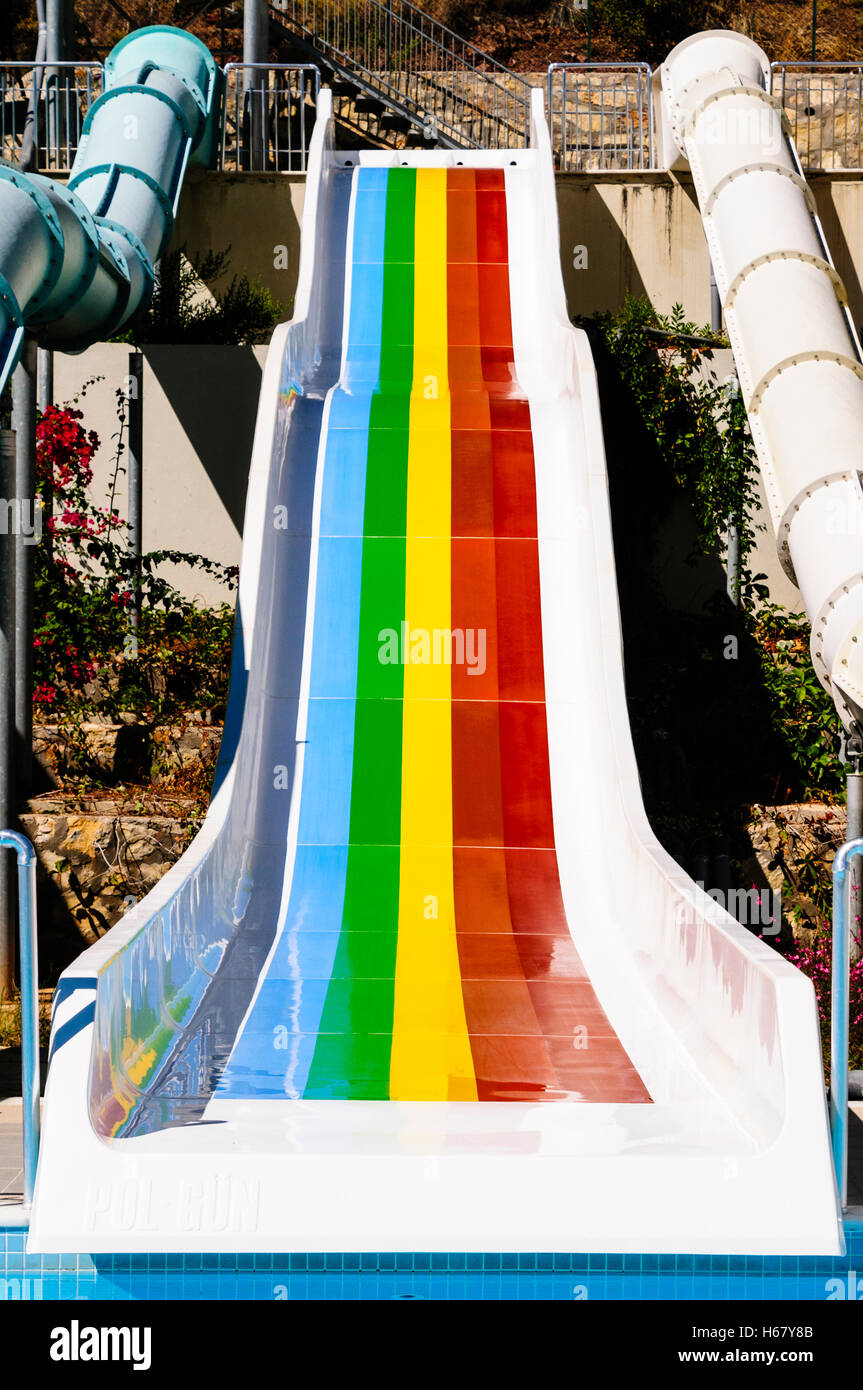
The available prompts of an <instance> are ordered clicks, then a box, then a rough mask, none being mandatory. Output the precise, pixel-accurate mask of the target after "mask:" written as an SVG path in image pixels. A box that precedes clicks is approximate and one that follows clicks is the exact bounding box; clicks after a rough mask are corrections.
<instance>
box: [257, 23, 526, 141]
mask: <svg viewBox="0 0 863 1390" xmlns="http://www.w3.org/2000/svg"><path fill="white" fill-rule="evenodd" d="M270 8H271V10H272V12H273V13H274V15H276V16H278V17H279V18H282V19H284V20H285V21H287V23H288V24H289V25H290V26H292V27H293V29H294V30H296V31H297V32H298V33H299V34H301V35H302V36H303V37H304V38H305V39H306V40H307V41H308V42H309V43H310V44H311V45H312V46H314V47H315V48H317V49H318V50H319V51H320V52H321V53H322V54H323V55H324V56H325V57H328V58H332V59H333V61H334V62H335V63H336V64H337V65H339V66H341V67H342V68H343V69H344V71H345V73H346V74H347V75H353V74H356V75H357V76H359V77H360V78H361V79H362V82H363V83H364V85H365V86H366V87H367V88H368V89H369V90H370V91H372V92H374V93H376V94H377V95H379V96H380V97H381V99H382V100H383V101H384V102H385V103H386V104H393V105H394V106H397V107H398V108H400V109H401V110H402V111H404V112H406V113H407V114H408V116H409V118H411V119H413V120H415V122H416V123H418V124H425V125H433V126H434V128H435V130H436V131H440V132H441V133H442V134H443V135H446V136H448V137H449V138H450V139H452V140H454V141H456V142H459V143H461V144H463V145H466V146H472V147H475V148H476V147H479V146H480V145H490V144H492V145H493V144H495V143H496V144H498V145H500V146H504V147H507V146H510V145H512V144H513V143H516V142H522V143H527V141H528V137H529V130H530V85H529V83H527V82H526V81H525V80H524V78H522V77H521V76H520V75H519V74H517V73H514V72H512V71H511V70H510V69H509V68H507V67H505V66H504V64H503V63H499V62H498V61H497V60H496V59H495V58H492V57H491V56H490V55H489V54H487V53H483V51H482V50H481V49H479V48H476V47H475V46H474V45H473V44H471V43H469V42H468V41H467V40H466V39H462V38H460V37H459V35H458V34H456V33H455V32H454V31H453V30H452V29H449V28H447V26H446V25H445V24H442V23H441V21H440V20H437V19H435V18H434V17H433V16H431V15H429V14H427V13H425V11H423V10H421V9H419V8H417V6H415V5H413V4H411V3H410V2H409V0H395V3H393V4H386V3H383V0H330V3H327V4H326V5H324V4H322V3H321V0H270ZM394 57H397V59H398V61H397V69H398V72H399V76H400V79H402V80H400V81H399V82H398V83H396V82H393V80H392V73H393V59H394ZM504 77H505V78H506V84H508V85H505V84H504V82H503V81H502V79H503V78H504ZM465 78H469V79H470V80H471V81H474V82H476V81H477V80H478V87H477V89H476V90H475V91H474V92H472V93H471V92H466V91H464V90H462V91H461V92H459V91H457V90H456V85H455V84H456V83H458V82H459V81H461V82H464V79H465ZM447 79H449V81H450V82H451V83H452V84H453V85H451V86H450V87H447V86H446V80H447ZM411 88H413V90H411ZM429 98H431V100H429ZM477 122H479V123H481V125H482V126H483V131H482V132H481V136H480V138H477V137H476V136H475V135H474V134H473V133H472V130H471V127H472V126H473V125H474V124H476V123H477ZM489 131H491V133H492V134H493V135H494V136H495V137H496V138H495V139H491V140H490V139H487V138H484V137H485V136H486V135H487V134H488V133H489Z"/></svg>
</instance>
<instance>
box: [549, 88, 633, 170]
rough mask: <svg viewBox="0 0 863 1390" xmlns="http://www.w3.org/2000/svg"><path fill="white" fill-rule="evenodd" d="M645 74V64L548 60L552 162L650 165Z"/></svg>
mask: <svg viewBox="0 0 863 1390" xmlns="http://www.w3.org/2000/svg"><path fill="white" fill-rule="evenodd" d="M650 78H651V72H650V66H649V64H647V63H552V64H551V66H550V67H549V69H548V84H547V87H548V89H547V95H546V100H547V103H548V124H549V129H550V131H551V142H552V148H553V150H554V154H555V163H556V165H557V167H558V168H559V169H561V170H563V171H565V172H568V173H580V172H582V171H586V170H603V169H610V170H621V171H625V172H628V171H631V170H636V169H650V168H652V166H653V114H652V110H651V102H650Z"/></svg>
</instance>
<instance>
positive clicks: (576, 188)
mask: <svg viewBox="0 0 863 1390" xmlns="http://www.w3.org/2000/svg"><path fill="white" fill-rule="evenodd" d="M622 196H624V198H626V197H627V196H632V189H631V188H630V189H623V190H622ZM557 211H558V217H559V218H560V258H561V266H562V268H563V283H564V288H565V290H566V300H567V304H568V306H569V313H570V317H571V318H575V317H576V316H578V315H582V314H583V315H590V314H595V313H597V312H598V311H603V310H607V309H608V308H609V306H611V305H615V304H622V303H623V301H624V299H625V298H626V292H627V290H631V291H632V293H633V294H637V295H644V294H648V293H649V291H648V289H647V287H646V286H645V284H644V281H643V280H642V278H641V274H640V272H639V269H638V266H637V265H636V262H635V258H634V256H633V254H632V250H631V248H630V245H629V243H628V242H627V239H626V236H625V235H624V231H625V225H624V227H621V226H620V225H619V223H618V222H617V220H616V218H615V217H614V214H613V213H612V211H611V209H610V207H609V205H608V203H607V202H606V201H605V199H604V198H603V197H602V196H601V194H600V192H599V189H598V188H597V185H596V184H595V183H594V182H593V181H592V180H588V179H587V178H585V179H581V178H570V179H565V180H564V179H561V178H558V180H557Z"/></svg>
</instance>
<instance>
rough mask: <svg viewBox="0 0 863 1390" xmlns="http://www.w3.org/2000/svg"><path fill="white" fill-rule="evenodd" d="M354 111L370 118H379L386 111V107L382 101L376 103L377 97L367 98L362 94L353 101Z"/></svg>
mask: <svg viewBox="0 0 863 1390" xmlns="http://www.w3.org/2000/svg"><path fill="white" fill-rule="evenodd" d="M354 110H355V111H361V112H363V114H367V115H370V116H380V115H381V114H382V113H383V112H384V111H385V110H386V107H385V106H384V104H383V102H382V101H378V99H377V97H372V96H367V95H366V94H365V93H362V94H361V95H360V96H358V97H357V98H356V99H355V101H354Z"/></svg>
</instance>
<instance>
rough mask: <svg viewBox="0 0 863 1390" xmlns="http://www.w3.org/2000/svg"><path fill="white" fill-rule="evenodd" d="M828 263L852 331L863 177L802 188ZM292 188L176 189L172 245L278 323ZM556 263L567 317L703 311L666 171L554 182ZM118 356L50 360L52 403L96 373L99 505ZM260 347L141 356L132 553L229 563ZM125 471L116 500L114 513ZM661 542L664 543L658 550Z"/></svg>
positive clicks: (689, 192) (688, 220)
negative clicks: (258, 302) (213, 256)
mask: <svg viewBox="0 0 863 1390" xmlns="http://www.w3.org/2000/svg"><path fill="white" fill-rule="evenodd" d="M811 186H812V189H813V192H814V194H815V198H816V201H817V204H818V209H819V212H820V214H821V217H822V219H823V222H824V228H825V232H826V234H827V238H828V241H829V244H830V246H831V249H832V252H833V255H834V258H835V260H836V264H837V268H838V270H839V273H840V275H841V276H842V278H843V279H844V281H845V284H846V286H847V288H848V292H849V295H850V299H851V307H852V311H853V314H854V318H855V321H856V322H857V323H861V322H863V288H861V286H863V177H861V176H858V175H854V174H842V175H829V174H825V175H816V176H814V177H813V178H812V180H811ZM303 194H304V180H303V178H302V176H299V175H296V176H295V175H285V174H260V175H258V174H251V175H235V176H231V175H224V174H214V173H209V172H202V171H198V172H194V173H192V174H191V175H190V178H189V184H188V187H187V189H186V191H185V192H184V195H183V200H182V205H181V211H180V216H179V219H178V224H177V229H176V233H175V240H174V244H175V245H185V247H186V249H187V251H188V252H189V253H190V254H194V253H195V252H206V251H209V250H216V251H217V250H223V249H224V248H226V247H228V246H230V247H231V268H230V273H231V274H239V273H241V272H245V273H246V274H248V275H249V276H250V278H252V279H254V278H256V277H257V278H260V280H261V281H262V282H263V283H264V284H265V285H266V286H267V287H268V288H269V289H270V290H271V291H272V292H273V294H274V295H275V296H276V297H277V298H278V299H279V300H280V301H281V302H282V303H283V304H285V305H286V307H287V314H286V317H290V310H291V306H292V303H293V296H294V291H295V288H296V280H297V272H298V269H299V235H300V219H301V216H302V204H303ZM558 207H559V212H560V220H561V257H562V264H563V271H564V280H565V284H566V290H567V295H568V299H569V308H570V312H571V314H572V315H573V316H576V315H589V314H593V313H595V312H596V311H597V310H614V309H616V308H618V307H619V306H620V305H621V304H622V302H623V299H624V297H625V294H626V292H627V291H628V290H629V291H632V292H633V293H634V294H646V295H647V296H649V298H650V299H651V300H652V301H653V303H654V304H655V305H656V306H657V308H658V309H660V310H661V311H663V312H668V311H669V310H670V309H671V308H672V306H673V305H674V304H676V303H681V304H682V305H683V307H684V310H685V312H686V314H687V317H689V318H691V319H693V320H694V321H695V322H697V323H705V322H706V321H707V320H708V319H709V315H710V299H709V284H710V278H709V263H708V255H707V246H706V243H705V240H704V233H703V230H702V225H701V218H700V216H699V213H698V207H697V204H696V201H695V195H694V190H693V188H692V184H691V181H690V180H688V179H685V178H684V179H680V178H678V177H676V176H673V175H668V174H662V173H658V174H644V175H638V176H627V175H620V174H607V175H566V176H561V177H560V178H559V179H558ZM127 351H128V350H127V349H126V348H124V347H120V346H116V345H110V344H107V345H99V346H97V347H94V348H91V349H89V351H87V352H86V353H83V354H82V355H81V356H78V357H63V356H61V355H60V354H58V355H57V358H56V396H57V399H58V400H65V399H69V398H70V397H72V396H74V395H75V394H76V393H77V391H78V390H79V388H80V386H81V384H82V383H83V382H84V381H86V380H87V379H88V378H90V377H93V376H102V377H103V378H104V379H103V380H102V381H99V382H97V383H96V384H95V385H93V386H91V387H90V388H89V389H88V392H87V395H86V398H85V400H84V401H83V402H82V405H83V408H84V410H85V413H86V417H87V423H88V425H90V426H91V427H92V428H95V429H96V430H97V431H98V433H99V434H100V435H101V437H102V439H103V446H102V450H101V452H100V455H99V458H98V460H97V468H96V478H95V481H94V488H95V490H96V494H97V496H102V495H104V492H105V490H106V487H107V483H108V479H109V476H110V459H111V452H112V447H111V436H112V435H113V434H115V432H116V429H117V424H116V414H115V394H114V393H115V391H116V389H117V388H118V387H119V386H120V385H121V383H122V380H123V378H124V377H125V375H126V373H127V366H126V363H127ZM265 353H266V349H265V348H254V349H252V348H217V347H213V348H192V349H183V348H173V347H150V348H147V349H146V350H145V378H144V453H145V490H144V544H145V546H146V547H148V548H152V549H155V548H156V547H170V548H176V549H183V550H188V551H192V552H195V553H200V554H204V555H207V556H209V557H210V558H211V559H215V560H220V561H222V562H223V563H225V564H235V563H237V561H238V559H239V553H240V539H241V535H242V518H243V508H244V504H245V490H246V476H247V472H248V464H249V455H250V451H251V441H252V432H253V428H254V421H255V412H256V408H257V395H258V389H259V385H260V376H261V366H262V363H263V359H264V356H265ZM125 483H126V480H125V476H123V477H121V479H120V488H119V491H118V499H119V501H118V506H119V510H120V513H121V515H125V514H126V513H127V510H128V508H127V504H126V488H125ZM672 543H673V538H672V537H669V538H668V544H672ZM755 559H756V563H757V567H758V568H759V569H761V570H763V571H765V572H766V573H767V574H768V576H769V578H770V582H771V586H772V590H773V595H774V597H775V599H776V601H778V602H782V603H785V604H787V605H789V606H792V607H799V606H801V605H800V599H799V595H798V593H797V591H796V590H795V589H794V588H793V586H791V585H790V584H789V583H788V581H787V580H786V579H785V577H784V575H783V574H782V573H781V571H780V569H779V566H778V561H777V560H776V557H775V550H774V545H773V539H772V532H770V531H768V532H767V533H766V534H765V535H763V536H762V537H761V540H760V544H759V550H758V554H757V556H756V557H755ZM173 577H174V578H175V579H176V581H177V582H178V583H179V584H180V585H181V586H182V587H183V589H184V590H185V591H186V592H189V593H193V594H196V595H198V596H199V597H200V598H202V599H204V600H205V601H207V602H218V601H219V600H220V599H221V598H222V597H223V594H224V591H223V590H222V589H220V588H219V586H217V585H216V584H214V582H213V581H211V580H209V579H207V578H206V577H205V576H200V575H191V574H189V573H188V572H176V573H175V574H174V576H173Z"/></svg>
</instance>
